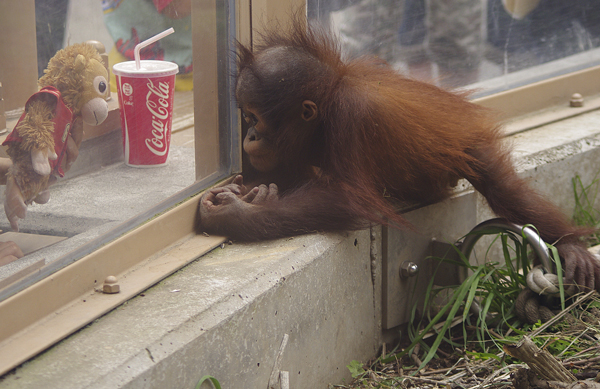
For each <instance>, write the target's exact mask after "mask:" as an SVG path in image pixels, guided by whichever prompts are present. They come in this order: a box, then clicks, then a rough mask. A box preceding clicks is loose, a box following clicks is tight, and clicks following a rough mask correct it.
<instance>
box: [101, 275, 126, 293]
mask: <svg viewBox="0 0 600 389" xmlns="http://www.w3.org/2000/svg"><path fill="white" fill-rule="evenodd" d="M102 291H103V292H104V293H109V294H112V293H119V292H120V291H121V288H120V287H119V284H117V277H115V276H108V277H106V279H105V280H104V285H103V286H102Z"/></svg>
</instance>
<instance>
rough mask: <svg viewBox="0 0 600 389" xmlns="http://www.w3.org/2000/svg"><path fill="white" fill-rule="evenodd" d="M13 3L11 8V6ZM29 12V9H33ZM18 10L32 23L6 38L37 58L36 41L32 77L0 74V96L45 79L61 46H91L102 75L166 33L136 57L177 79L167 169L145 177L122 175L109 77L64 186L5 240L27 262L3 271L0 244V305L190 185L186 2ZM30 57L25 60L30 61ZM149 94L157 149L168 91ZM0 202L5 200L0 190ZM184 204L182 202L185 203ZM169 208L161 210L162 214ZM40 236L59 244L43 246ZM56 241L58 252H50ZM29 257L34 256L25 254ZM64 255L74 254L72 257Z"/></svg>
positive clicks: (45, 4) (55, 2) (90, 1)
mask: <svg viewBox="0 0 600 389" xmlns="http://www.w3.org/2000/svg"><path fill="white" fill-rule="evenodd" d="M11 3H15V4H17V3H18V2H11ZM28 3H29V2H28ZM31 3H32V4H33V1H32V2H31ZM25 9H27V10H25ZM20 10H21V12H20V13H19V15H20V16H22V17H23V18H24V19H27V18H28V17H30V20H31V21H32V22H31V26H29V27H28V28H26V29H25V28H24V29H23V30H21V31H19V30H18V29H15V31H12V32H10V33H11V34H15V36H17V35H19V34H21V35H19V36H20V37H21V39H28V40H29V41H31V42H32V43H33V45H31V46H32V48H33V58H35V54H36V53H35V42H36V40H37V58H38V61H37V74H35V73H36V72H35V71H34V72H33V74H25V73H23V72H21V73H19V75H18V76H15V77H11V76H9V75H7V74H8V73H9V72H4V71H3V72H0V82H2V84H3V87H6V86H10V85H11V84H12V83H20V82H21V80H19V78H21V77H25V78H29V77H33V78H34V80H35V79H37V78H38V77H39V76H41V75H43V70H44V68H46V66H47V64H48V61H49V60H50V58H51V57H53V56H54V55H55V53H56V52H57V51H58V50H60V49H62V48H63V47H66V46H67V45H71V44H75V43H82V42H86V41H89V40H95V41H99V42H100V43H101V44H99V45H98V47H102V46H104V47H105V48H106V54H107V56H108V59H109V62H110V64H109V65H108V68H109V69H110V68H112V65H113V64H114V63H117V62H120V61H125V60H129V59H133V49H134V47H135V45H136V44H137V43H139V42H140V41H142V40H144V39H147V38H149V37H150V36H152V35H154V34H155V33H157V32H161V31H164V30H165V29H167V28H168V27H171V26H173V27H174V28H175V33H174V34H172V35H171V36H169V37H168V38H164V39H163V40H161V41H160V42H157V43H155V44H153V45H151V46H149V47H147V48H145V49H144V50H142V52H141V56H142V58H143V59H157V60H166V61H172V62H175V63H176V64H177V68H178V72H179V76H178V79H177V81H176V84H175V85H176V92H175V101H174V108H173V117H172V127H171V129H170V130H171V139H170V150H169V152H168V159H167V163H166V165H164V166H160V167H149V168H136V167H130V166H126V165H125V164H124V163H123V140H122V133H121V124H120V117H119V110H118V98H117V93H116V83H115V79H114V76H112V81H111V82H110V86H111V88H112V96H111V98H110V99H109V100H108V104H109V108H110V112H109V117H108V119H106V120H105V122H104V123H103V124H102V125H101V126H99V127H93V126H85V127H84V135H83V141H82V143H81V144H80V146H79V147H78V152H79V155H78V158H77V160H76V161H75V163H74V164H73V166H72V168H71V169H70V170H69V171H68V172H67V175H66V177H65V178H64V179H59V180H58V181H57V182H56V183H55V184H54V185H52V186H51V187H50V201H49V202H48V203H46V204H36V203H33V204H31V205H29V206H28V207H27V214H26V217H25V218H24V219H22V220H20V221H19V229H20V232H21V233H26V235H25V234H21V235H19V236H17V237H16V238H15V235H14V234H12V233H11V234H12V237H13V238H11V239H12V240H18V242H19V245H21V246H23V248H24V250H23V251H25V254H28V255H26V256H25V257H24V258H22V259H19V260H17V261H12V262H11V263H8V264H6V262H8V260H7V261H2V259H1V257H2V252H1V249H2V247H3V243H2V241H3V239H2V238H1V235H0V299H2V298H5V297H8V295H10V293H14V290H12V291H10V293H9V292H7V289H10V288H13V287H14V282H15V280H16V278H15V275H17V276H28V273H31V272H32V271H34V270H36V271H37V270H38V269H39V267H40V262H41V263H42V265H43V266H44V269H45V270H44V272H45V273H46V274H51V273H52V272H53V271H56V270H58V269H59V268H60V267H62V266H64V265H66V264H68V263H70V262H72V261H74V260H76V259H77V258H78V257H81V256H82V255H85V254H86V253H87V252H89V251H91V250H93V249H94V247H91V246H90V247H86V246H85V245H86V244H95V247H97V246H98V245H101V244H103V243H106V242H107V241H110V240H111V239H114V238H115V237H116V236H117V235H118V234H122V233H123V232H124V231H126V230H127V229H128V228H129V229H130V228H132V227H135V225H136V224H135V223H137V224H139V223H141V222H143V220H145V219H147V218H149V217H152V216H153V215H154V214H153V213H152V212H159V211H156V208H154V211H148V210H149V209H153V207H156V206H157V204H163V202H164V201H165V199H168V198H170V197H171V196H183V195H181V194H180V192H181V191H183V190H186V191H189V190H190V189H189V187H190V185H192V184H193V183H194V182H195V179H196V175H195V166H194V165H195V162H194V159H195V154H194V127H193V124H194V122H193V118H194V116H193V114H194V104H193V91H192V88H193V84H192V36H191V0H179V1H154V2H152V1H147V0H119V1H115V0H103V1H99V0H77V1H74V0H72V1H69V0H36V1H35V15H34V10H33V7H31V8H30V9H29V8H27V7H23V8H22V9H20ZM27 12H29V14H27ZM1 13H2V12H0V22H2V21H3V20H4V19H5V18H7V17H11V16H10V15H8V14H4V15H1ZM34 21H35V23H34ZM23 34H24V35H23ZM23 37H26V38H23ZM223 42H227V40H226V39H224V40H223ZM224 44H227V43H224ZM24 50H25V49H23V53H17V55H15V56H13V60H14V62H15V68H16V69H17V70H18V67H19V66H20V64H19V61H23V60H24V59H23V58H27V56H25V55H23V56H21V55H20V54H25V52H24ZM100 51H102V49H101V50H100ZM1 53H2V50H1V49H0V54H1ZM30 53H31V50H30V51H29V53H28V54H30ZM31 58H32V57H31V56H29V59H27V61H28V62H32V61H31ZM3 70H6V69H3ZM29 73H32V72H29ZM111 73H112V72H111ZM13 74H17V73H13ZM111 75H112V74H111ZM3 89H4V90H7V89H5V88H3ZM154 92H155V93H154V94H153V95H152V96H151V99H150V100H151V101H150V102H147V103H148V104H150V105H152V104H154V105H153V107H154V110H153V111H151V112H150V115H152V112H153V113H154V114H155V118H154V119H155V120H153V121H151V123H153V127H152V128H151V129H150V131H152V133H153V134H154V138H153V139H151V141H153V142H154V144H156V143H157V142H158V141H161V142H167V141H168V139H167V137H166V135H164V139H163V138H161V139H158V137H159V136H161V134H163V133H164V134H167V131H166V129H164V128H163V129H162V130H164V132H161V131H159V130H160V129H159V128H158V127H159V126H160V125H161V123H163V121H161V120H159V119H160V118H159V116H160V112H162V111H161V109H162V107H161V104H162V103H164V102H166V101H168V100H167V99H166V98H164V99H162V97H164V96H162V94H164V93H171V91H168V92H165V91H164V89H161V88H160V85H158V84H157V86H156V88H155V89H154ZM29 94H31V93H29ZM4 97H5V98H6V97H7V96H6V95H5V96H4ZM21 100H23V101H17V102H14V103H15V107H16V108H15V109H11V110H7V112H6V117H7V123H6V126H4V125H3V126H2V128H0V130H2V134H1V137H0V143H1V142H2V141H3V140H4V137H5V136H6V135H7V133H8V132H10V131H11V130H12V129H13V128H14V126H15V125H16V123H17V120H18V118H19V116H20V115H21V113H22V112H23V107H24V105H25V102H26V100H27V99H26V98H25V99H21ZM171 101H172V100H171ZM11 103H12V102H11ZM1 107H2V106H0V108H1ZM11 108H12V107H11ZM170 108H172V107H169V109H170ZM4 114H5V112H4V110H3V112H0V116H3V115H4ZM164 123H166V121H164ZM5 127H6V128H5ZM157 139H158V140H157ZM5 158H6V153H5V152H4V151H2V152H0V171H1V170H2V166H3V165H2V163H1V162H2V161H7V159H5ZM0 184H2V182H0ZM0 194H2V200H4V187H3V186H2V188H1V189H0ZM185 196H189V193H188V194H186V195H185ZM185 196H184V198H185ZM161 206H162V205H161ZM168 206H169V205H165V206H164V207H163V208H166V207H168ZM148 212H150V213H148ZM140 215H142V216H140ZM138 216H140V217H139V220H137V221H135V222H128V223H130V225H127V223H125V224H123V223H124V222H125V221H128V220H132V218H136V217H138ZM0 229H1V230H2V231H3V232H7V231H10V230H11V227H10V224H9V222H8V220H7V219H6V217H5V216H4V215H3V216H2V217H0ZM108 231H119V233H118V234H116V233H115V234H113V235H114V236H112V238H111V237H108V238H104V236H106V235H105V233H107V232H108ZM40 235H44V236H51V237H57V238H56V239H54V238H52V239H47V238H45V237H43V236H40ZM63 238H69V239H63ZM99 239H100V240H102V239H104V241H103V242H100V243H98V240H99ZM57 241H59V243H55V242H57ZM40 242H44V243H46V242H47V243H48V244H50V246H48V247H45V248H43V249H42V250H38V249H39V248H40V247H42V246H44V245H45V244H44V245H41V244H40ZM94 242H96V243H94ZM30 243H31V244H30ZM82 245H83V246H82ZM25 246H27V247H25ZM31 247H34V248H35V249H32V248H31ZM35 250H38V251H35ZM30 251H34V252H31V253H30ZM71 253H77V254H73V255H70V254H71ZM10 254H13V253H12V252H11V253H10ZM59 262H60V263H59ZM15 290H16V289H15Z"/></svg>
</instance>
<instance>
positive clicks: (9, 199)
mask: <svg viewBox="0 0 600 389" xmlns="http://www.w3.org/2000/svg"><path fill="white" fill-rule="evenodd" d="M4 212H5V213H6V218H7V219H8V221H9V222H10V228H12V230H13V231H19V219H25V216H26V215H27V205H25V201H23V195H22V194H21V190H20V189H19V186H18V185H17V183H16V182H15V180H14V178H13V177H12V176H8V179H7V182H6V192H5V197H4Z"/></svg>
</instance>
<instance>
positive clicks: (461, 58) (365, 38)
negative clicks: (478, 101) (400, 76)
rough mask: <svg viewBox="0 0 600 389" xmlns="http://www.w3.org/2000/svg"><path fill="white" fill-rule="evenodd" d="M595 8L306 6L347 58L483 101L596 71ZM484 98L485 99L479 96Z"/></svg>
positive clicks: (578, 4)
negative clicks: (367, 59) (463, 90)
mask: <svg viewBox="0 0 600 389" xmlns="http://www.w3.org/2000/svg"><path fill="white" fill-rule="evenodd" d="M599 8H600V3H598V2H595V1H590V0H575V1H568V2H566V1H562V0H545V1H539V0H522V1H511V0H443V1H442V0H334V1H329V0H327V1H325V0H308V12H309V18H311V19H312V20H318V21H319V22H320V23H324V24H327V25H330V26H332V27H333V29H334V30H335V31H337V32H338V33H339V35H340V37H341V39H342V42H343V49H344V52H345V53H346V54H347V55H348V56H354V55H359V54H373V55H377V56H380V57H381V58H383V59H385V60H386V61H388V62H389V63H390V64H392V65H393V66H394V67H396V68H398V69H399V70H401V71H403V72H405V73H406V74H409V75H411V76H413V77H416V78H419V79H424V80H434V81H435V82H436V83H438V84H439V85H441V86H443V87H447V88H456V87H464V86H467V85H469V86H473V87H476V88H478V89H480V90H482V92H483V94H489V93H494V92H498V91H501V90H505V89H510V88H514V87H516V86H520V85H524V84H527V83H530V82H534V81H539V80H540V79H544V78H549V77H553V76H556V75H559V74H564V73H567V72H572V71H574V70H579V69H582V68H585V67H589V66H592V65H596V64H598V63H599V60H600V53H599V52H598V49H597V47H598V45H599V43H600V9H599ZM480 94H481V93H480Z"/></svg>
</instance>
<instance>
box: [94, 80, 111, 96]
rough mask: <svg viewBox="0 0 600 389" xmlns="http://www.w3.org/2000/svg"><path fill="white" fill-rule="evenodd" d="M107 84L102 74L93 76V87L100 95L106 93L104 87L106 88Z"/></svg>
mask: <svg viewBox="0 0 600 389" xmlns="http://www.w3.org/2000/svg"><path fill="white" fill-rule="evenodd" d="M107 85H108V83H107V82H106V78H104V77H103V76H97V77H96V78H94V89H96V91H97V92H98V93H100V94H101V95H103V94H104V93H106V89H108V87H107Z"/></svg>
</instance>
